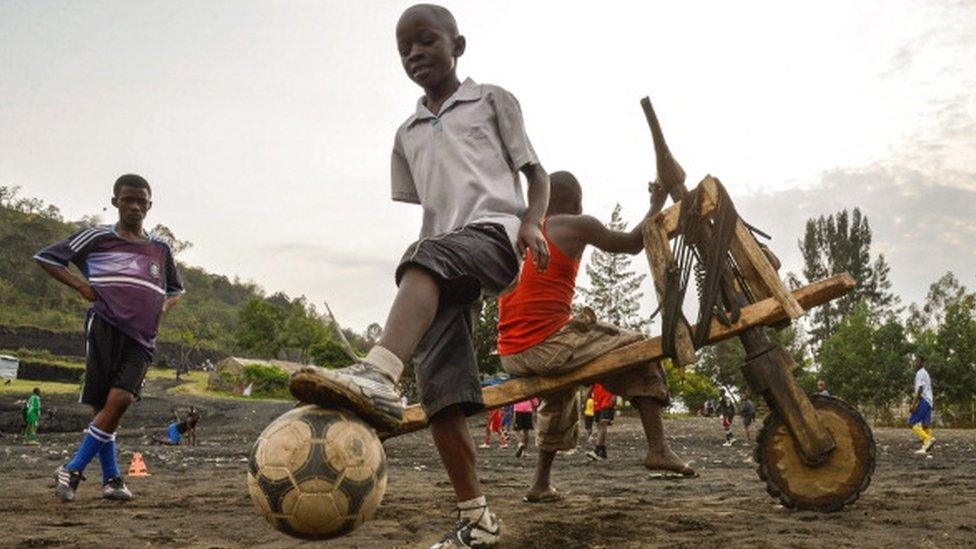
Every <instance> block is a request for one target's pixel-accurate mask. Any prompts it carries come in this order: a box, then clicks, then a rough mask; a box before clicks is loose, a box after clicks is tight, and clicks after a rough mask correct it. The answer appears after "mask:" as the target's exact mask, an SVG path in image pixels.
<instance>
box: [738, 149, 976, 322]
mask: <svg viewBox="0 0 976 549" xmlns="http://www.w3.org/2000/svg"><path fill="white" fill-rule="evenodd" d="M732 192H733V199H734V200H735V203H736V206H737V208H738V210H739V213H740V214H741V215H742V217H743V218H744V219H745V220H746V221H749V222H750V223H752V224H754V225H756V226H758V227H760V228H762V229H763V230H765V231H766V232H769V233H770V234H771V235H773V237H774V240H773V241H772V242H771V247H772V249H773V250H774V251H775V252H776V253H777V254H778V255H779V256H780V258H781V259H782V260H783V262H784V272H785V271H794V272H799V271H800V269H801V268H802V259H801V257H800V253H799V250H798V241H799V239H800V238H802V236H803V230H804V225H805V223H806V220H807V219H809V218H812V217H818V216H820V215H829V214H832V213H835V212H837V211H840V210H842V209H845V208H846V209H853V208H855V207H858V208H860V209H861V211H862V212H863V213H864V214H865V215H866V216H867V218H868V221H869V223H870V225H871V229H872V232H873V243H872V252H873V254H875V255H876V254H878V253H883V254H884V255H885V258H886V259H887V261H888V263H889V264H890V265H891V278H892V283H893V286H894V288H893V289H894V291H895V293H896V294H898V295H900V296H901V297H902V301H903V303H906V304H907V303H911V302H913V301H919V300H921V299H923V298H924V296H925V292H926V291H927V289H928V286H929V284H931V283H932V282H933V281H935V280H936V279H937V278H939V276H941V275H942V274H943V273H945V272H946V271H953V272H955V273H956V274H957V275H958V276H959V278H960V279H962V280H964V281H965V280H971V279H972V278H973V276H974V274H976V172H958V171H957V172H952V173H942V174H939V175H936V174H931V173H926V172H923V171H920V170H918V169H915V168H912V167H909V166H906V165H904V164H897V163H876V164H872V165H869V166H863V167H856V168H835V169H832V170H829V171H826V172H824V173H823V174H822V175H821V178H820V182H819V183H818V184H817V185H814V186H812V187H809V188H804V189H791V190H786V191H781V192H774V193H762V194H751V195H736V194H735V193H734V189H733V190H732Z"/></svg>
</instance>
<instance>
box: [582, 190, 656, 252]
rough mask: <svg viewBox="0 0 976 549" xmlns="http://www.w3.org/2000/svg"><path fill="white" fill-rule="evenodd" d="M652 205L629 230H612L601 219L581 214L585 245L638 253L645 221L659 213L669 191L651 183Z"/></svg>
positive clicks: (613, 250)
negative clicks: (642, 217)
mask: <svg viewBox="0 0 976 549" xmlns="http://www.w3.org/2000/svg"><path fill="white" fill-rule="evenodd" d="M650 191H651V206H650V208H649V209H648V210H647V214H646V215H645V216H644V219H642V220H641V221H640V223H638V224H637V225H635V226H634V228H633V229H631V230H630V231H628V232H623V231H611V230H610V229H608V228H607V227H606V226H605V225H604V224H603V223H602V222H600V220H598V219H596V218H594V217H592V216H588V215H583V216H579V217H578V218H577V219H578V222H577V223H578V226H577V231H578V233H579V237H580V240H581V243H582V244H583V245H586V244H592V245H593V246H596V247H597V248H599V249H601V250H603V251H605V252H610V253H625V254H631V255H633V254H637V253H640V251H641V250H643V249H644V234H643V229H644V223H645V222H646V221H647V220H648V219H650V218H651V217H654V216H655V215H657V213H658V212H660V211H661V208H663V207H664V202H665V200H666V199H667V193H666V192H665V191H664V189H663V188H662V187H661V186H660V185H656V184H653V183H652V184H651V185H650Z"/></svg>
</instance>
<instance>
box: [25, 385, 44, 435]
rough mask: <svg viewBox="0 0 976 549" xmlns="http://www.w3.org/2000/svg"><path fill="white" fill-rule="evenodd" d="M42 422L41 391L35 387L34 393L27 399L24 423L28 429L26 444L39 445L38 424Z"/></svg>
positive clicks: (26, 430)
mask: <svg viewBox="0 0 976 549" xmlns="http://www.w3.org/2000/svg"><path fill="white" fill-rule="evenodd" d="M40 420H41V389H40V388H38V387H34V391H33V392H31V395H30V396H29V397H27V404H26V405H25V406H24V421H25V422H27V428H26V429H24V444H30V445H32V446H33V445H37V444H40V443H39V442H38V441H37V424H38V423H39V422H40Z"/></svg>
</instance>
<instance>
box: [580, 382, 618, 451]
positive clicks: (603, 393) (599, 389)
mask: <svg viewBox="0 0 976 549" xmlns="http://www.w3.org/2000/svg"><path fill="white" fill-rule="evenodd" d="M616 399H617V397H615V396H614V395H613V393H611V392H610V391H607V390H606V389H605V388H604V387H603V384H601V383H594V384H593V414H594V416H593V417H594V418H596V422H597V426H596V429H597V435H596V447H594V448H593V449H592V450H590V451H589V452H587V453H586V457H587V458H589V459H590V460H591V461H596V460H598V459H607V429H608V428H609V427H610V425H612V424H613V418H614V416H615V415H616Z"/></svg>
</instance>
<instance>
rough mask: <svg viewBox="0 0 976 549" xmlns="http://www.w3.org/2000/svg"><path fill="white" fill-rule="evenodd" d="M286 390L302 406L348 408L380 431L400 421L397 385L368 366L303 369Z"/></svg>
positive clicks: (377, 370) (293, 376)
mask: <svg viewBox="0 0 976 549" xmlns="http://www.w3.org/2000/svg"><path fill="white" fill-rule="evenodd" d="M288 389H289V390H290V391H291V394H293V395H295V398H297V399H298V400H300V401H301V402H308V403H311V404H317V405H319V406H324V407H326V408H349V409H350V410H352V411H353V412H355V413H357V414H359V415H360V416H361V417H362V418H363V419H364V420H365V421H366V422H367V423H369V424H370V425H372V426H373V428H375V429H377V430H379V431H392V430H394V429H396V428H397V427H398V426H399V425H400V420H401V419H403V406H401V405H400V394H399V393H398V392H397V390H396V383H395V382H394V380H393V379H392V378H391V377H389V376H388V375H387V374H386V372H383V371H382V370H380V369H379V368H377V367H375V366H373V365H372V364H369V363H368V362H362V361H360V362H357V363H356V364H353V365H352V366H347V367H345V368H337V369H335V370H329V369H326V368H320V367H318V366H306V367H304V368H302V369H301V370H299V371H297V372H295V373H294V374H292V376H291V382H290V383H289V384H288Z"/></svg>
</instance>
